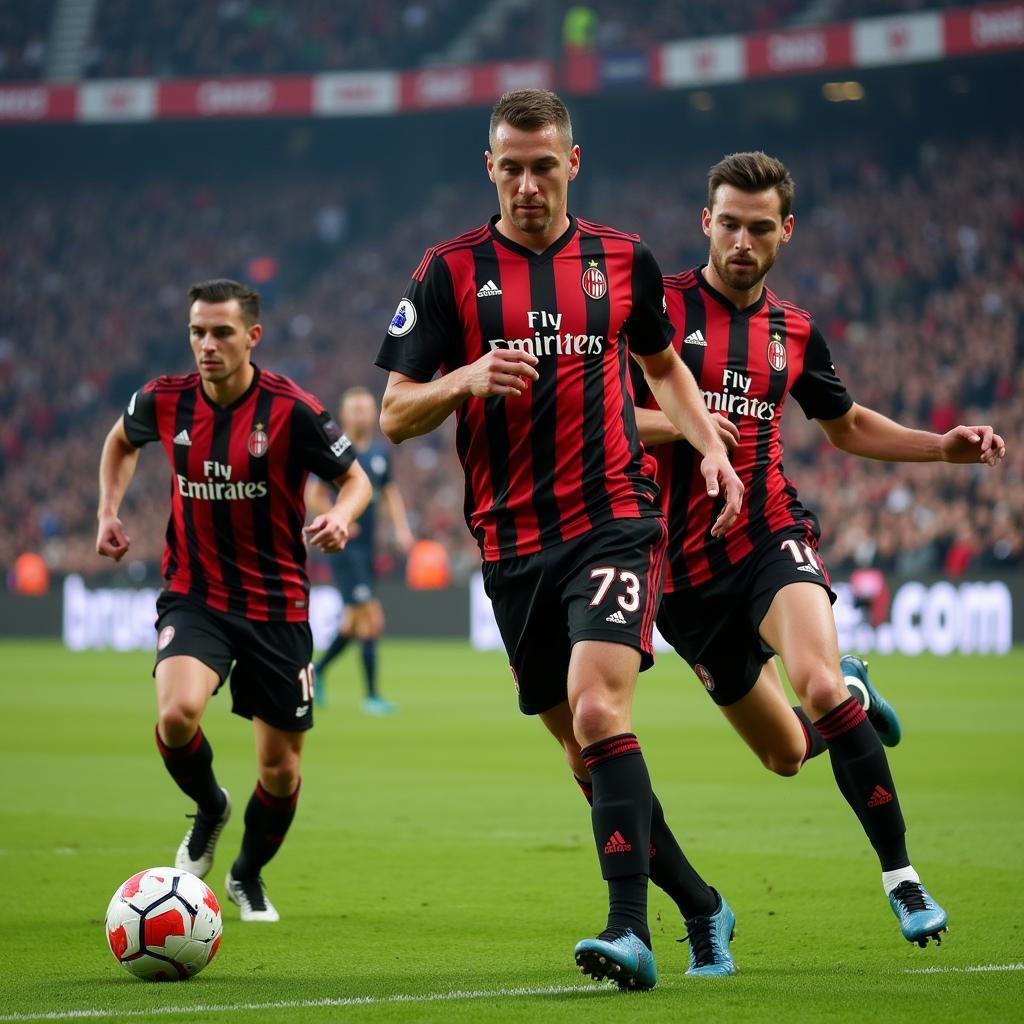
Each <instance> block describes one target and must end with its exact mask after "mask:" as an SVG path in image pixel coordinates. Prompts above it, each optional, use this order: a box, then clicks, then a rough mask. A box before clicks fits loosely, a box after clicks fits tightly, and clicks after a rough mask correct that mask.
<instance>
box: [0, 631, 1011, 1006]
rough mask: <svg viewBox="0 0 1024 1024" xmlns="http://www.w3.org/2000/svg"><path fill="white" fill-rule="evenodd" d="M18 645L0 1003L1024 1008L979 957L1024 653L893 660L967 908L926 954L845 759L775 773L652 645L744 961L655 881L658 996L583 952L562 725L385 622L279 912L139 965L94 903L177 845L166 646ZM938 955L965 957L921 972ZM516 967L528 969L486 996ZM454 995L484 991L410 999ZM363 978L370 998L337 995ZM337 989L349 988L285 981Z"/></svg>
mask: <svg viewBox="0 0 1024 1024" xmlns="http://www.w3.org/2000/svg"><path fill="white" fill-rule="evenodd" d="M0 658H2V661H3V666H4V668H3V676H2V679H3V681H2V683H0V713H2V716H3V722H4V734H5V738H4V743H3V745H2V750H0V765H2V772H3V779H4V797H3V804H2V806H3V817H2V823H3V830H2V835H0V879H2V892H3V894H4V899H3V913H2V914H0V950H2V954H0V1020H11V1019H15V1018H16V1017H17V1019H25V1018H24V1016H22V1015H28V1014H42V1013H59V1012H61V1011H75V1010H94V1011H100V1013H97V1014H96V1015H94V1016H92V1017H90V1018H89V1019H99V1020H104V1019H110V1020H118V1019H120V1020H148V1019H154V1020H161V1021H190V1020H195V1021H203V1022H213V1021H221V1020H223V1021H227V1022H238V1024H241V1022H245V1021H250V1020H261V1021H268V1020H283V1019H287V1020H288V1021H289V1022H305V1021H310V1022H319V1021H328V1020H339V1019H343V1020H346V1021H364V1020H365V1021H422V1020H440V1019H444V1020H446V1021H452V1020H472V1021H519V1020H523V1021H526V1020H529V1021H530V1022H531V1024H538V1022H541V1024H542V1022H546V1021H565V1020H569V1019H578V1020H586V1021H587V1022H588V1024H591V1022H593V1024H597V1022H600V1021H622V1020H625V1019H629V1020H630V1021H646V1020H650V1021H664V1020H673V1021H689V1020H693V1021H704V1022H706V1021H730V1022H735V1024H742V1022H748V1021H751V1022H753V1021H766V1020H770V1021H792V1020H833V1021H847V1020H848V1021H856V1022H858V1024H864V1022H869V1021H876V1020H877V1021H902V1020H906V1021H911V1020H913V1021H915V1022H917V1021H921V1020H928V1021H942V1020H953V1019H956V1020H957V1021H958V1022H963V1021H971V1022H973V1021H1000V1022H1001V1021H1007V1020H1011V1019H1021V1017H1022V1013H1024V1011H1022V1002H1021V999H1022V995H1024V971H1006V972H970V973H962V969H963V968H965V967H968V966H974V965H987V964H994V965H1006V964H1012V963H1019V962H1020V961H1022V960H1024V926H1022V923H1021V922H1022V919H1024V914H1022V909H1024V907H1022V904H1024V897H1022V891H1021V850H1022V848H1024V822H1022V815H1021V792H1022V790H1024V786H1022V783H1024V767H1022V762H1021V757H1020V751H1021V749H1022V736H1021V733H1022V731H1024V723H1022V716H1021V713H1020V712H1021V707H1022V698H1021V692H1020V688H1019V683H1020V680H1021V679H1022V678H1024V651H1021V650H1019V649H1018V650H1016V651H1015V652H1014V653H1013V654H1012V655H1011V656H1009V657H1005V658H996V657H992V658H985V657H976V658H962V657H950V658H947V659H935V658H930V657H927V658H926V657H922V658H918V659H906V658H898V657H888V658H883V657H877V658H875V659H873V660H872V671H873V673H874V675H875V677H876V679H877V681H878V682H879V684H880V687H881V689H882V692H883V693H884V694H886V696H887V697H888V698H889V699H890V700H892V701H893V703H894V704H895V705H896V707H897V708H898V709H899V712H900V714H901V716H902V719H903V724H904V728H905V737H904V742H903V744H902V745H901V746H900V747H899V748H897V749H896V750H895V751H894V752H892V753H891V759H892V764H893V769H894V774H895V777H896V780H897V783H898V785H899V787H900V796H901V798H902V801H903V806H904V810H905V813H906V816H907V818H908V821H909V824H910V833H909V840H910V849H911V854H912V856H913V857H914V861H915V864H916V866H917V867H918V869H919V870H920V871H921V873H922V876H923V879H924V881H925V883H926V884H927V885H928V886H929V888H930V889H931V890H932V892H933V894H934V895H935V896H936V897H937V898H938V900H939V901H940V902H941V903H942V904H943V905H944V906H945V907H946V908H947V910H948V911H949V912H950V920H951V928H950V931H949V933H948V934H947V936H946V939H945V941H944V942H943V944H942V946H941V947H940V948H936V947H935V946H934V945H933V946H930V947H929V948H928V949H927V950H921V949H919V948H917V947H916V946H910V945H909V944H907V943H906V942H904V941H903V939H902V938H901V937H900V935H899V930H898V925H897V922H896V919H895V917H894V916H893V915H892V913H891V911H890V909H889V907H888V904H887V902H886V900H885V898H884V896H883V894H882V892H881V887H880V884H879V875H878V868H877V863H876V860H875V857H874V855H873V854H872V853H871V851H870V850H869V848H868V846H867V843H866V841H865V840H864V838H863V836H862V834H861V832H860V829H859V826H858V825H857V823H856V820H855V818H854V817H853V815H852V813H851V812H850V811H849V809H848V808H847V806H846V805H845V803H844V802H843V801H842V800H841V798H840V797H839V794H838V792H837V790H836V788H835V785H834V783H833V780H832V774H831V770H830V768H829V765H828V763H827V757H826V758H821V759H819V760H818V761H816V762H814V763H812V764H810V765H808V766H807V767H806V768H805V770H804V771H803V772H802V773H801V775H800V776H798V777H797V778H795V779H780V778H776V777H774V776H772V775H770V774H768V773H767V772H766V771H765V770H764V769H762V768H761V767H760V765H759V764H758V763H757V761H756V760H755V758H754V757H753V756H752V755H751V754H750V753H749V752H748V751H747V750H746V748H745V747H744V746H743V745H742V743H741V742H740V740H739V739H738V738H737V737H736V736H735V735H733V734H732V732H731V731H730V729H729V728H728V726H727V724H726V722H725V721H724V719H723V718H722V717H721V715H720V714H719V713H718V711H717V710H716V709H715V708H714V706H713V705H712V703H711V701H709V700H708V699H707V697H706V696H705V694H704V693H703V691H702V690H701V687H700V685H699V684H698V683H697V681H696V680H695V679H694V677H693V676H692V675H691V674H690V673H689V671H688V670H684V668H683V666H682V663H681V662H679V661H677V660H675V659H674V658H672V657H668V656H663V657H661V658H659V663H658V666H657V667H656V668H655V669H654V670H653V671H652V672H649V673H647V674H646V675H645V676H643V677H642V678H641V685H640V690H639V694H638V698H637V702H636V729H637V732H638V734H639V736H640V739H641V742H642V743H643V746H644V751H645V754H646V756H647V760H648V763H649V765H650V768H651V775H652V777H653V779H654V783H655V788H656V790H657V792H658V793H659V795H660V797H661V800H662V803H663V804H664V805H665V808H666V813H667V815H668V818H669V821H670V823H671V824H673V826H674V827H675V828H676V830H677V832H678V834H679V835H680V837H681V838H682V839H683V844H684V846H685V847H686V849H687V850H688V852H689V854H690V856H691V857H692V859H693V860H694V862H695V863H696V864H697V865H698V867H699V868H700V869H701V870H702V871H703V872H704V873H705V875H706V876H707V877H708V878H709V880H711V881H712V882H713V883H714V884H716V885H717V886H719V887H720V888H721V889H722V891H723V892H725V893H726V895H727V896H728V898H729V900H730V902H731V903H732V905H733V907H734V909H735V911H736V914H737V919H738V923H737V941H736V942H735V943H734V945H733V951H734V954H735V956H736V959H737V962H738V963H739V965H740V970H741V974H740V976H739V977H738V978H733V979H718V980H713V979H690V978H684V976H683V971H684V970H685V966H686V947H685V946H678V945H676V944H675V942H674V941H673V940H675V939H676V938H679V937H680V936H681V935H682V933H683V929H682V927H681V922H680V920H679V918H678V916H677V914H676V913H675V911H674V908H673V906H672V904H671V903H670V902H669V901H668V899H667V898H666V897H664V896H663V895H662V894H661V893H660V892H658V891H657V890H654V889H653V888H652V899H651V919H652V922H651V923H652V930H653V933H654V938H655V954H656V956H657V959H658V968H659V972H660V981H659V985H658V988H657V989H656V990H655V991H653V992H651V993H646V994H642V995H621V994H619V993H618V992H617V991H616V990H611V989H607V988H598V987H597V986H593V985H592V984H586V983H584V981H583V979H582V978H580V977H579V975H578V974H577V972H576V970H575V967H574V964H573V962H572V947H573V944H574V943H575V942H576V940H577V939H579V938H581V937H584V936H587V935H592V934H594V933H595V932H596V931H597V930H599V929H600V928H601V926H602V924H603V914H604V909H605V904H604V885H603V884H602V883H601V881H600V879H599V877H598V872H597V866H596V863H595V858H594V851H593V839H592V836H591V833H590V824H589V816H588V813H587V808H586V805H585V804H584V802H583V800H582V798H581V797H580V796H579V794H578V792H577V791H576V787H575V785H574V784H573V782H572V779H571V778H570V776H569V773H568V771H567V769H566V767H565V765H564V762H563V761H562V758H561V754H560V752H559V751H558V749H557V747H556V746H555V744H554V743H553V742H552V741H551V740H550V739H549V738H548V737H547V735H546V734H545V733H544V730H543V729H542V727H541V726H540V725H539V723H538V722H536V721H531V720H528V719H525V718H522V717H521V716H520V715H519V714H518V712H517V711H516V708H515V700H514V692H513V689H512V685H511V679H510V676H509V673H508V669H507V667H506V666H505V664H504V660H503V659H502V658H501V657H499V656H497V655H481V654H474V653H472V652H470V651H469V650H467V649H466V648H465V646H463V645H456V644H442V643H436V644H431V643H398V642H391V643H387V644H385V645H384V647H383V649H382V656H381V663H382V677H383V688H384V693H385V694H386V696H387V697H388V698H390V699H394V700H395V701H397V702H398V704H399V705H400V708H401V710H400V713H399V714H398V715H395V716H393V717H388V718H375V717H370V716H366V715H363V714H361V713H360V711H359V699H360V691H361V684H360V682H359V678H358V659H357V658H356V657H355V656H354V655H353V654H352V653H351V652H350V653H349V654H347V655H346V657H345V658H344V659H343V660H342V661H341V662H340V663H336V665H335V666H332V669H331V671H330V672H329V675H328V684H329V690H328V693H329V699H330V704H329V706H328V708H327V709H326V710H321V709H319V708H318V709H317V712H316V716H317V727H316V729H315V730H314V731H313V733H312V734H311V736H310V738H309V742H308V744H307V748H306V756H305V763H304V780H303V790H302V799H301V802H300V804H299V812H298V816H297V818H296V822H295V825H294V827H293V829H292V833H291V835H290V836H289V839H288V842H287V843H286V845H285V847H284V848H283V851H282V853H281V854H280V855H279V856H278V858H277V859H276V860H275V861H274V862H273V863H272V864H270V865H269V866H268V868H267V869H266V871H265V873H264V876H265V878H266V880H267V883H268V887H269V892H270V895H271V897H272V898H273V900H274V902H275V903H276V905H277V906H278V908H279V910H280V911H281V913H282V921H281V923H280V924H279V925H267V926H264V925H245V926H243V925H242V924H241V923H240V922H239V920H238V911H237V909H236V908H235V907H233V906H231V905H225V908H224V919H225V933H224V941H223V944H222V946H221V950H220V953H219V955H218V957H217V959H216V960H215V961H214V963H213V964H212V965H211V966H210V967H209V968H208V969H207V970H206V971H205V972H204V973H203V974H202V975H200V976H199V977H198V978H196V979H194V980H192V981H189V982H187V983H183V984H168V985H154V984H146V983H143V982H139V981H136V980H135V979H133V978H132V977H130V976H129V975H128V974H127V973H126V972H125V971H124V970H123V969H122V968H121V967H119V966H118V965H117V964H116V963H115V961H114V960H113V958H112V957H111V956H110V954H109V952H108V951H107V949H106V946H105V942H104V936H103V928H102V915H103V912H104V909H105V907H106V904H107V901H108V900H109V898H110V896H111V894H112V893H113V891H114V889H115V887H116V886H117V885H118V883H120V882H121V881H122V880H123V879H125V878H127V877H128V876H129V875H131V874H132V873H133V872H135V871H137V870H139V869H141V868H145V867H150V866H154V865H158V864H166V863H169V862H171V861H172V859H173V857H174V851H175V849H176V847H177V844H178V842H179V840H180V838H181V835H182V833H183V831H184V829H185V827H186V825H187V822H186V820H185V818H184V814H185V812H186V811H189V810H191V809H192V808H190V807H189V806H188V805H187V803H186V801H185V799H184V798H183V797H182V796H181V795H180V794H179V793H178V792H177V791H176V790H175V788H174V787H173V785H172V784H171V782H170V780H169V779H168V778H167V777H166V775H165V773H164V771H163V768H162V767H161V765H160V762H159V758H158V756H157V753H156V750H155V748H154V744H153V739H152V728H153V721H154V710H153V697H152V684H151V681H150V680H149V667H150V664H151V659H150V657H149V656H148V655H135V654H132V655H118V654H111V653H87V654H77V655H72V654H69V653H67V652H65V651H64V650H63V649H61V648H60V647H58V646H56V645H46V644H27V643H25V644H21V643H10V642H9V643H5V644H3V645H2V646H0ZM204 728H205V730H206V732H207V735H208V736H209V737H210V740H211V742H212V744H213V747H214V751H215V768H216V770H217V773H218V777H219V779H220V781H221V782H222V784H224V785H226V786H227V787H228V788H229V789H230V790H231V792H232V795H233V797H234V800H235V806H236V814H235V818H234V819H233V820H232V822H231V823H230V824H229V826H228V828H227V830H226V832H225V834H224V837H223V838H222V840H221V846H220V850H219V852H218V856H217V860H216V862H215V865H214V869H213V871H212V872H211V875H210V876H209V878H208V881H209V882H210V883H211V884H212V886H213V888H214V890H215V891H216V892H217V893H218V894H219V895H220V896H221V898H222V901H224V898H223V879H224V874H225V872H226V870H227V868H228V866H229V865H230V862H231V860H232V859H233V857H234V854H235V850H236V849H237V845H238V841H239V837H240V834H241V828H242V817H243V813H242V812H243V809H244V805H245V802H246V800H247V799H248V795H249V793H250V791H251V789H252V785H253V782H254V767H253V760H252V738H251V730H250V728H249V726H248V724H247V723H245V722H243V721H242V720H241V719H238V718H235V717H233V716H231V715H230V714H229V708H228V699H227V696H226V695H221V696H219V697H217V698H216V699H215V700H214V701H213V702H212V704H211V706H210V709H209V710H208V712H207V716H206V720H205V722H204ZM224 902H225V904H226V901H224ZM929 967H931V968H944V969H946V970H945V971H944V972H943V973H928V974H925V973H910V972H913V971H915V970H916V969H921V968H929ZM569 987H573V988H572V991H568V992H566V991H561V990H562V989H564V988H569ZM506 989H527V990H531V994H522V995H504V996H495V995H493V994H489V993H494V992H495V991H497V990H506ZM544 989H555V991H552V992H546V993H544V992H537V991H535V990H544ZM454 990H460V991H461V992H463V993H466V992H476V993H483V994H478V995H476V996H475V997H473V998H469V997H465V996H464V997H461V998H457V999H442V998H438V999H436V1000H433V1001H430V1000H424V999H419V997H429V996H439V995H442V994H444V993H448V992H451V991H454ZM399 996H409V997H417V999H419V1001H411V1000H410V1001H400V1000H398V999H397V998H396V997H399ZM361 997H373V999H374V1000H375V1001H374V1002H368V1003H363V1004H359V1003H353V1004H347V1005H346V1004H344V1003H343V1002H342V1001H344V1000H348V999H352V1000H356V999H359V998H361ZM318 999H324V1000H330V1001H332V1002H331V1003H329V1004H328V1005H324V1006H320V1007H310V1006H305V1005H299V1006H291V1007H288V1008H286V1007H284V1006H278V1007H277V1008H270V1007H266V1006H264V1004H271V1003H278V1004H280V1003H297V1004H304V1003H306V1002H308V1001H313V1000H318ZM240 1004H248V1005H249V1006H250V1007H252V1008H250V1009H236V1008H235V1007H238V1006H239V1005H240ZM257 1005H259V1006H263V1008H262V1009H257V1008H255V1007H256V1006H257ZM199 1007H207V1008H210V1009H207V1010H200V1009H199ZM217 1007H219V1008H220V1009H217ZM175 1008H178V1009H177V1010H175ZM169 1010H170V1011H172V1012H168V1011H169ZM101 1013H102V1015H101Z"/></svg>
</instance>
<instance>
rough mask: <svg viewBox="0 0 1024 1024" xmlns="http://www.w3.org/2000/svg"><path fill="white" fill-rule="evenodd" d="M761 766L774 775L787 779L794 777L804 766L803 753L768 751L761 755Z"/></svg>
mask: <svg viewBox="0 0 1024 1024" xmlns="http://www.w3.org/2000/svg"><path fill="white" fill-rule="evenodd" d="M761 764H763V765H764V766H765V768H767V769H768V771H770V772H772V773H773V774H774V775H781V776H782V777H783V778H786V779H789V778H792V777H793V776H794V775H796V774H797V773H798V772H799V771H800V769H801V768H802V767H803V765H804V751H803V750H801V751H800V752H799V754H791V753H790V752H788V751H775V750H770V751H768V752H767V753H765V754H762V755H761Z"/></svg>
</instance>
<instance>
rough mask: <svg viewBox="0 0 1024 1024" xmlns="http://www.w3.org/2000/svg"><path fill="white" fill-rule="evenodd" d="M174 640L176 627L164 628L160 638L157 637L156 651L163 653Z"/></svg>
mask: <svg viewBox="0 0 1024 1024" xmlns="http://www.w3.org/2000/svg"><path fill="white" fill-rule="evenodd" d="M173 639H174V627H173V626H164V628H163V629H161V630H160V636H159V637H157V641H156V649H157V650H158V651H162V650H163V649H164V648H165V647H166V646H167V645H168V644H169V643H170V642H171V641H172V640H173Z"/></svg>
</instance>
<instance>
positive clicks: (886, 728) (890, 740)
mask: <svg viewBox="0 0 1024 1024" xmlns="http://www.w3.org/2000/svg"><path fill="white" fill-rule="evenodd" d="M839 668H840V669H841V670H842V673H843V678H844V680H846V685H847V688H849V687H850V686H853V687H857V686H860V688H861V689H862V690H863V692H864V695H865V696H866V697H867V700H866V701H864V704H865V705H866V712H867V716H868V721H869V722H870V723H871V724H872V725H873V726H874V729H875V732H876V733H878V738H879V739H880V740H881V741H882V744H883V746H886V747H895V746H896V744H897V743H899V741H900V737H902V735H903V730H902V729H901V728H900V720H899V718H897V717H896V712H895V711H894V710H893V709H892V705H891V704H889V703H888V701H886V699H885V698H884V697H883V696H882V695H881V694H880V693H879V692H878V691H877V690H876V689H875V688H874V686H872V684H871V680H870V678H868V663H867V662H866V661H864V659H863V658H858V657H857V656H856V655H855V654H844V655H843V656H842V657H841V658H840V659H839Z"/></svg>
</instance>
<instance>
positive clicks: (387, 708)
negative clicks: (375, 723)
mask: <svg viewBox="0 0 1024 1024" xmlns="http://www.w3.org/2000/svg"><path fill="white" fill-rule="evenodd" d="M397 710H398V705H397V704H392V703H391V701H389V700H384V698H383V697H367V698H366V699H365V700H364V701H363V712H364V713H365V714H367V715H393V714H394V713H395V712H396V711H397Z"/></svg>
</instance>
